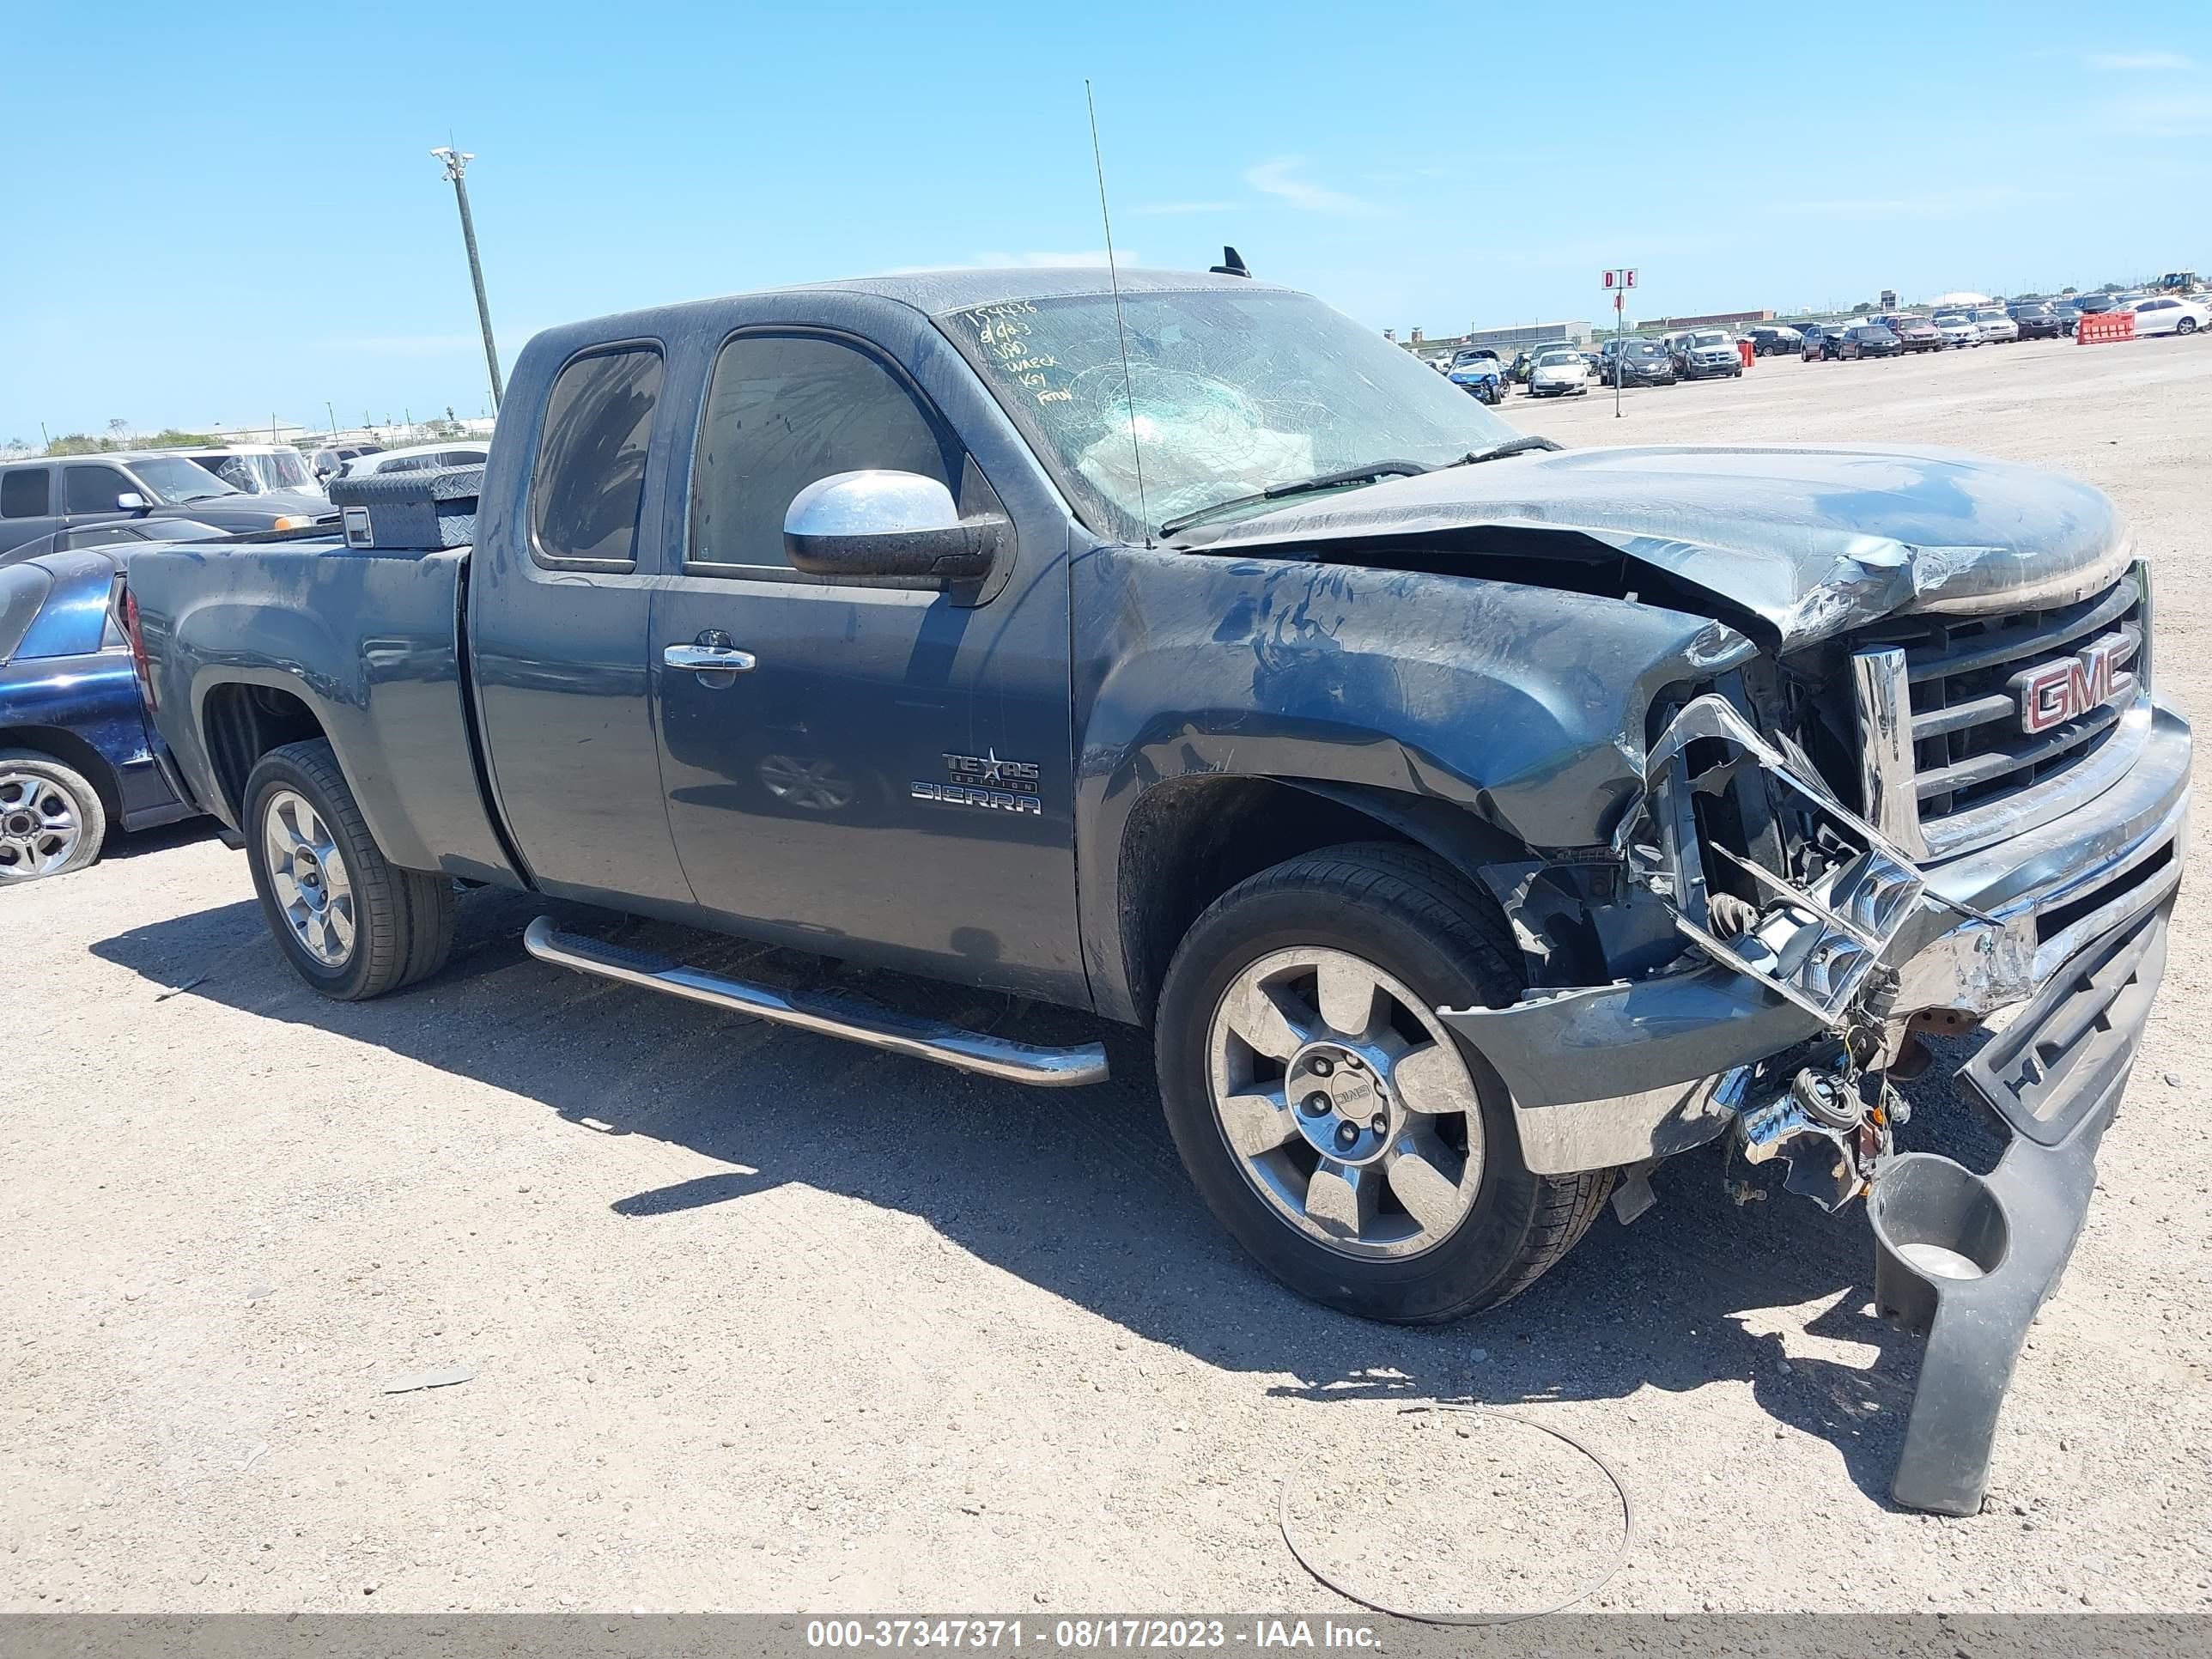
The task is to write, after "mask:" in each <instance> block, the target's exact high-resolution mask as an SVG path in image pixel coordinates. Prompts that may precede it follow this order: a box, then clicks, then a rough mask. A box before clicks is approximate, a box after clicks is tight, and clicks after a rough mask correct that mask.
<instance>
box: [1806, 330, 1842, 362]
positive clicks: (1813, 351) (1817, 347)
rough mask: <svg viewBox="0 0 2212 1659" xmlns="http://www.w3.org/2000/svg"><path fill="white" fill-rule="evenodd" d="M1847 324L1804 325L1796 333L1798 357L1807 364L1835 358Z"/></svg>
mask: <svg viewBox="0 0 2212 1659" xmlns="http://www.w3.org/2000/svg"><path fill="white" fill-rule="evenodd" d="M1849 327H1850V325H1849V324H1847V323H1806V324H1803V325H1801V326H1800V327H1799V329H1798V331H1797V333H1798V346H1797V353H1798V356H1801V357H1802V358H1803V359H1804V360H1805V361H1806V362H1808V363H1817V362H1822V361H1823V360H1828V359H1832V358H1834V357H1835V356H1836V355H1837V351H1838V347H1840V346H1841V345H1842V343H1843V337H1844V331H1845V330H1847V329H1848V328H1849Z"/></svg>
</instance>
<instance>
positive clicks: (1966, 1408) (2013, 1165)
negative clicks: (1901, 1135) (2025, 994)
mask: <svg viewBox="0 0 2212 1659" xmlns="http://www.w3.org/2000/svg"><path fill="white" fill-rule="evenodd" d="M2169 908H2170V906H2161V907H2160V908H2159V909H2157V910H2156V911H2154V912H2153V913H2152V914H2151V915H2148V916H2146V917H2144V918H2142V920H2141V921H2137V922H2136V924H2135V925H2134V926H2133V927H2127V928H2124V929H2122V930H2120V931H2118V932H2116V933H2112V934H2110V935H2108V936H2107V937H2106V939H2102V940H2100V941H2099V942H2098V943H2097V944H2095V945H2092V946H2091V947H2090V948H2089V949H2087V950H2086V951H2082V952H2081V955H2079V956H2078V957H2075V959H2074V960H2073V961H2072V962H2070V963H2067V964H2066V965H2065V966H2064V967H2063V969H2060V970H2059V971H2058V973H2057V974H2056V975H2053V976H2052V978H2051V981H2049V982H2048V983H2047V984H2046V985H2045V987H2043V989H2042V991H2041V992H2040V993H2039V994H2037V996H2036V997H2035V999H2034V1000H2033V1001H2032V1002H2031V1003H2029V1004H2028V1005H2027V1006H2026V1007H2025V1008H2024V1009H2022V1010H2021V1013H2020V1015H2019V1017H2018V1018H2015V1019H2014V1020H2013V1021H2012V1022H2011V1023H2010V1024H2008V1025H2007V1026H2006V1028H2005V1029H2004V1030H2002V1031H2001V1032H1999V1033H1998V1034H1997V1035H1996V1036H1995V1037H1993V1038H1992V1039H1991V1040H1990V1042H1989V1043H1988V1045H1987V1046H1986V1047H1985V1048H1983V1049H1982V1050H1981V1051H1980V1052H1979V1053H1978V1054H1976V1055H1975V1057H1974V1058H1973V1059H1972V1060H1970V1061H1969V1062H1968V1063H1967V1064H1966V1066H1965V1067H1964V1068H1963V1069H1962V1070H1961V1071H1960V1073H1959V1075H1960V1079H1962V1080H1963V1081H1964V1082H1965V1083H1966V1085H1967V1086H1968V1087H1969V1088H1971V1089H1972V1090H1973V1091H1974V1092H1975V1093H1976V1094H1978V1095H1979V1096H1980V1097H1981V1098H1982V1099H1983V1100H1984V1102H1986V1103H1988V1105H1989V1107H1990V1109H1991V1110H1992V1111H1993V1112H1995V1113H1996V1115H1997V1117H1998V1119H1999V1120H2000V1121H2002V1124H2003V1125H2004V1127H2006V1128H2008V1129H2009V1130H2010V1131H2011V1133H2012V1137H2013V1139H2012V1144H2011V1145H2010V1146H2008V1148H2007V1149H2006V1151H2005V1153H2004V1155H2003V1157H2002V1158H2000V1159H1999V1160H1998V1162H1997V1166H1996V1169H1995V1170H1992V1171H1991V1172H1990V1174H1989V1175H1988V1176H1977V1175H1975V1174H1974V1173H1973V1172H1972V1171H1971V1170H1967V1169H1966V1167H1965V1166H1963V1165H1961V1164H1957V1163H1954V1162H1953V1161H1952V1160H1951V1159H1949V1158H1942V1157H1939V1156H1936V1154H1933V1153H1929V1152H1908V1153H1905V1154H1904V1155H1903V1156H1901V1157H1899V1158H1893V1159H1891V1160H1890V1161H1888V1162H1887V1163H1886V1164H1884V1165H1883V1166H1882V1167H1881V1170H1879V1171H1878V1172H1877V1173H1876V1175H1875V1179H1874V1182H1873V1187H1872V1190H1871V1192H1870V1193H1869V1197H1868V1200H1867V1203H1868V1217H1869V1220H1870V1221H1871V1222H1872V1224H1873V1227H1874V1236H1875V1307H1876V1309H1877V1310H1879V1311H1880V1312H1881V1314H1882V1315H1883V1316H1885V1317H1887V1318H1890V1319H1893V1320H1895V1321H1896V1322H1899V1323H1900V1324H1902V1325H1904V1326H1905V1328H1908V1329H1910V1330H1912V1331H1916V1332H1919V1333H1922V1334H1925V1335H1926V1336H1927V1338H1928V1346H1927V1351H1926V1353H1925V1354H1924V1356H1923V1358H1922V1361H1921V1366H1920V1382H1919V1386H1918V1388H1917V1390H1916V1391H1915V1393H1914V1395H1913V1401H1912V1415H1911V1420H1910V1422H1909V1423H1908V1424H1907V1425H1906V1428H1905V1448H1904V1450H1903V1452H1902V1454H1901V1455H1899V1459H1898V1465H1897V1473H1896V1476H1895V1478H1894V1480H1893V1481H1892V1483H1891V1486H1890V1495H1891V1496H1892V1497H1893V1498H1895V1499H1896V1500H1897V1502H1898V1503H1899V1504H1902V1505H1903V1506H1904V1507H1905V1508H1907V1509H1914V1510H1933V1511H1935V1512H1936V1513H1937V1514H1941V1515H1972V1514H1974V1513H1976V1512H1977V1511H1978V1510H1980V1508H1981V1506H1982V1494H1983V1491H1984V1488H1985V1487H1986V1486H1987V1485H1988V1480H1989V1464H1990V1445H1991V1443H1992V1441H1993V1439H1994V1437H1995V1436H1996V1422H1997V1412H1998V1409H1999V1407H2001V1406H2002V1404H2003V1401H2004V1396H2005V1391H2006V1389H2008V1387H2009V1385H2010V1383H2011V1381H2012V1372H2013V1366H2014V1364H2015V1361H2016V1360H2017V1359H2018V1358H2019V1357H2020V1350H2021V1344H2022V1342H2024V1341H2025V1340H2026V1339H2027V1328H2028V1325H2029V1323H2030V1322H2031V1321H2033V1319H2034V1317H2035V1314H2036V1310H2038V1309H2039V1308H2040V1307H2041V1306H2042V1305H2043V1303H2044V1299H2045V1297H2048V1296H2049V1295H2050V1294H2051V1291H2052V1289H2053V1288H2054V1287H2055V1286H2056V1285H2057V1283H2058V1279H2059V1275H2060V1274H2061V1273H2063V1272H2064V1271H2065V1268H2066V1263H2067V1260H2068V1258H2069V1257H2070V1256H2071V1255H2073V1253H2074V1241H2075V1239H2076V1238H2077V1237H2079V1236H2080V1234H2081V1223H2082V1219H2083V1218H2084V1216H2085V1215H2086V1214H2087V1211H2088V1207H2089V1199H2090V1196H2091V1194H2093V1192H2094V1191H2095V1190H2096V1184H2097V1146H2098V1143H2099V1142H2100V1140H2101V1139H2103V1138H2104V1133H2105V1128H2106V1125H2107V1124H2109V1123H2110V1122H2111V1121H2112V1115H2113V1112H2114V1110H2115V1109H2117V1107H2118V1103H2119V1098H2120V1095H2121V1092H2122V1091H2124V1089H2125V1088H2126V1086H2127V1082H2128V1076H2129V1073H2130V1071H2131V1070H2132V1069H2133V1067H2134V1065H2135V1058H2136V1049H2137V1048H2138V1046H2139V1045H2140V1043H2141V1041H2142V1029H2143V1024H2144V1021H2145V1020H2146V1019H2147V1018H2148V1016H2149V1013H2150V1005H2151V1000H2152V998H2153V996H2154V994H2156V992H2157V990H2158V982H2159V978H2160V975H2161V974H2163V973H2164V971H2165V968H2166V917H2167V914H2168V910H2169Z"/></svg>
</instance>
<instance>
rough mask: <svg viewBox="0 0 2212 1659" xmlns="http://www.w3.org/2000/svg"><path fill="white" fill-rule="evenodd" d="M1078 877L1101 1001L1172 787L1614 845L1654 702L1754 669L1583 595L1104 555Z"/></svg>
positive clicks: (1081, 783)
mask: <svg viewBox="0 0 2212 1659" xmlns="http://www.w3.org/2000/svg"><path fill="white" fill-rule="evenodd" d="M1071 582H1072V586H1073V599H1074V612H1075V630H1074V631H1075V637H1076V639H1077V641H1079V653H1078V656H1077V659H1076V662H1075V719H1076V739H1077V763H1076V800H1077V814H1078V817H1077V821H1078V823H1079V826H1080V827H1081V828H1080V832H1079V835H1078V836H1077V841H1076V846H1077V875H1078V883H1079V892H1080V894H1081V902H1082V909H1083V919H1084V937H1085V954H1086V960H1087V961H1088V962H1089V963H1090V965H1091V972H1092V988H1093V991H1094V994H1100V995H1101V997H1102V1000H1103V1001H1106V1002H1111V1001H1113V1000H1115V998H1116V996H1117V987H1126V984H1127V963H1125V962H1123V961H1122V959H1121V944H1120V940H1119V932H1118V927H1117V926H1116V924H1115V918H1116V917H1117V916H1118V915H1120V914H1121V905H1122V901H1123V895H1122V894H1121V891H1120V884H1121V845H1122V839H1123V836H1124V834H1125V832H1126V830H1127V826H1128V824H1129V822H1130V818H1131V816H1132V814H1133V812H1134V811H1135V810H1136V807H1137V805H1138V803H1139V801H1140V800H1141V799H1143V798H1144V796H1145V795H1146V793H1148V792H1149V791H1150V790H1152V789H1153V788H1156V787H1159V786H1160V785H1162V784H1164V783H1168V782H1170V781H1174V780H1176V779H1179V778H1184V777H1188V776H1192V775H1201V774H1212V775H1249V776H1254V777H1270V778H1289V779H1310V780H1316V781H1326V782H1335V783H1342V784H1349V785H1358V786H1363V787H1367V788H1370V789H1379V790H1388V791H1395V792H1400V793H1406V794H1409V795H1413V796H1419V797H1425V798H1429V799H1432V800H1437V801H1442V802H1447V803H1450V804H1452V805H1457V806H1460V807H1462V808H1464V809H1466V810H1467V811H1470V812H1472V813H1474V814H1475V815H1477V816H1478V817H1480V818H1481V819H1482V820H1483V821H1485V822H1486V823H1488V824H1490V825H1492V826H1493V827H1494V828H1495V829H1498V831H1501V832H1502V833H1504V835H1507V836H1510V837H1512V838H1513V840H1514V841H1516V842H1519V843H1520V844H1522V845H1523V846H1526V847H1529V848H1537V849H1540V850H1541V849H1546V848H1570V847H1586V846H1589V845H1593V844H1595V843H1597V842H1602V841H1604V840H1605V839H1606V837H1607V835H1608V834H1609V833H1610V832H1611V830H1612V829H1613V823H1614V821H1615V819H1616V818H1617V817H1618V815H1619V813H1620V811H1621V809H1622V808H1623V807H1624V806H1625V805H1626V803H1627V802H1628V801H1630V800H1631V799H1633V798H1634V797H1635V796H1636V795H1637V793H1638V791H1639V790H1640V789H1641V787H1642V783H1643V751H1644V725H1645V716H1646V713H1647V711H1648V710H1649V708H1650V705H1651V702H1652V701H1653V699H1654V697H1655V696H1656V695H1657V693H1658V692H1659V690H1661V689H1662V687H1664V686H1666V685H1668V684H1673V683H1675V682H1679V681H1697V680H1704V679H1709V678H1711V677H1712V676H1714V675H1715V674H1717V673H1720V672H1722V671H1724V670H1726V669H1728V668H1730V667H1733V666H1735V665H1737V664H1739V663H1741V662H1742V661H1743V660H1744V659H1746V658H1747V657H1749V656H1750V655H1752V654H1753V649H1754V647H1753V646H1752V644H1751V642H1750V641H1748V640H1747V639H1745V638H1744V637H1743V636H1742V635H1739V634H1737V633H1735V631H1733V630H1732V629H1729V628H1727V627H1725V626H1723V624H1720V623H1715V622H1712V621H1711V620H1710V619H1708V618H1705V617H1692V616H1687V615H1685V614H1683V613H1680V612H1678V611H1665V610H1662V609H1659V608H1657V607H1655V606H1650V605H1638V604H1635V603H1632V602H1630V601H1626V600H1620V599H1607V598H1602V597H1595V596H1592V595H1589V594H1581V593H1569V592H1556V591H1553V590H1551V589H1547V588H1539V587H1530V586H1519V585H1516V584H1510V583H1504V582H1495V581H1486V580H1474V579H1470V578H1466V577H1455V576H1443V575H1434V574H1427V573H1424V572H1419V571H1399V570H1376V569H1366V568H1358V567H1355V566H1349V565H1340V564H1317V563H1310V562H1303V561H1291V560H1274V559H1262V558H1237V559H1230V558H1219V557H1214V556H1206V555H1194V554H1189V553H1178V552H1171V551H1164V550H1148V549H1134V548H1127V547H1103V548H1097V549H1094V550H1091V551H1090V552H1088V553H1086V554H1084V555H1081V556H1078V557H1077V558H1076V559H1075V560H1074V561H1073V563H1072V565H1071Z"/></svg>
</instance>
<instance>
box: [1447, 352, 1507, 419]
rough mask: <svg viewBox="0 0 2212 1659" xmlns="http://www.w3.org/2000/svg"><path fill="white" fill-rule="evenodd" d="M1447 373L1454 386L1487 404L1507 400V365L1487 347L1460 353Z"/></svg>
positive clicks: (1454, 358) (1500, 402)
mask: <svg viewBox="0 0 2212 1659" xmlns="http://www.w3.org/2000/svg"><path fill="white" fill-rule="evenodd" d="M1446 374H1447V377H1448V378H1449V380H1450V381H1451V383H1452V384H1453V385H1454V386H1459V387H1462V388H1463V389H1464V390H1465V391H1467V392H1468V393H1469V394H1470V395H1472V396H1474V397H1476V398H1480V399H1481V400H1482V401H1483V402H1484V403H1486V404H1492V405H1493V406H1494V405H1496V404H1502V403H1504V401H1505V365H1504V363H1502V362H1499V361H1498V354H1497V353H1496V352H1494V351H1492V350H1490V349H1487V348H1481V349H1475V350H1472V351H1462V352H1460V353H1458V354H1457V355H1456V356H1454V357H1453V359H1452V362H1451V368H1449V370H1447V371H1446Z"/></svg>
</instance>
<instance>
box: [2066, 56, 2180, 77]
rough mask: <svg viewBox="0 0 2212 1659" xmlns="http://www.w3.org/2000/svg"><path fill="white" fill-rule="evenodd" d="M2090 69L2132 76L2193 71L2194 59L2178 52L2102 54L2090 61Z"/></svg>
mask: <svg viewBox="0 0 2212 1659" xmlns="http://www.w3.org/2000/svg"><path fill="white" fill-rule="evenodd" d="M2089 67H2090V68H2092V69H2100V70H2121V71H2123V72H2125V73H2132V74H2154V73H2158V72H2160V71H2164V70H2192V69H2195V68H2196V67H2197V64H2196V63H2195V61H2194V60H2193V59H2191V58H2185V57H2183V56H2182V55H2181V54H2180V53H2179V52H2098V53H2096V54H2095V55H2094V56H2093V57H2092V58H2090V59H2089Z"/></svg>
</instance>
